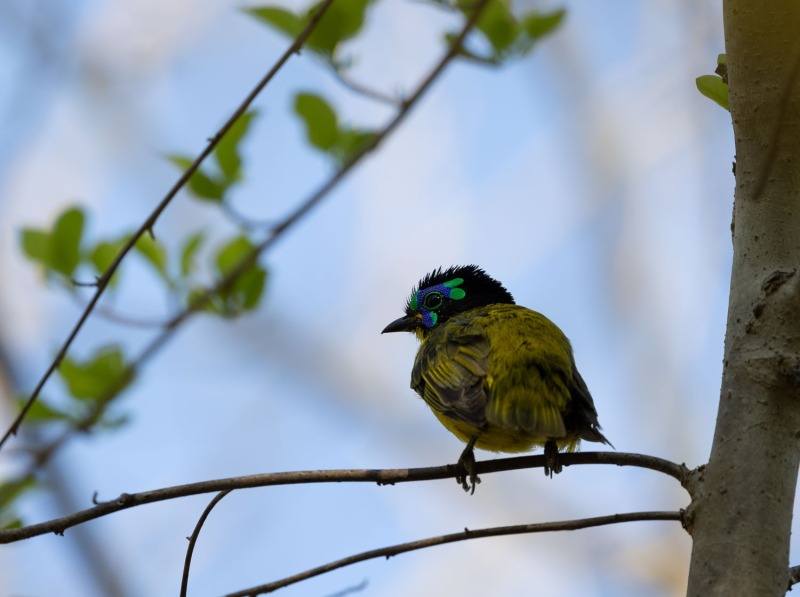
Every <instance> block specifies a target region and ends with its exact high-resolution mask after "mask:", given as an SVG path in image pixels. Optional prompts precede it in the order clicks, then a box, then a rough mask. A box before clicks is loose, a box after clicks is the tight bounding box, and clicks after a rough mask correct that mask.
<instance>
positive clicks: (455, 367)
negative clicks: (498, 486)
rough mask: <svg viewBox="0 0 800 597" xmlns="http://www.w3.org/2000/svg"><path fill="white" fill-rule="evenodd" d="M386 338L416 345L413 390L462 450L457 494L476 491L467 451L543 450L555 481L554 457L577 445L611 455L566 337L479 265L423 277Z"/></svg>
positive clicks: (470, 455)
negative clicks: (400, 335)
mask: <svg viewBox="0 0 800 597" xmlns="http://www.w3.org/2000/svg"><path fill="white" fill-rule="evenodd" d="M392 332H411V333H413V334H414V335H415V336H416V337H417V339H418V340H419V341H420V345H419V349H418V351H417V355H416V358H415V359H414V366H413V368H412V370H411V388H412V389H413V390H414V391H415V392H416V393H417V394H419V396H420V397H421V398H422V399H423V400H424V401H425V403H426V404H427V405H428V406H429V407H430V409H431V410H432V411H433V414H434V415H436V418H437V419H439V421H440V422H441V423H442V424H443V425H444V427H445V428H446V429H447V430H449V431H450V432H451V433H452V434H453V435H455V436H456V437H457V438H458V439H460V440H461V441H463V442H465V443H466V444H467V446H466V448H465V449H464V451H463V452H462V454H461V457H460V458H459V461H458V465H457V468H458V470H459V471H460V472H459V473H457V475H456V480H457V481H458V482H459V483H460V484H461V486H462V487H463V489H464V490H465V491H469V490H470V489H471V490H472V493H474V492H475V486H476V484H477V483H480V479H479V478H478V476H477V474H476V471H475V455H474V448H480V449H483V450H488V451H491V452H506V453H519V452H527V451H530V450H532V449H533V448H536V447H543V448H544V454H545V467H544V468H545V474H546V475H548V476H550V477H551V478H552V476H553V473H554V472H555V473H559V472H561V468H562V467H561V465H560V464H559V462H558V454H559V451H566V452H573V451H575V450H576V449H577V448H578V446H579V444H580V442H581V440H586V441H591V442H601V443H604V444H608V445H609V446H611V447H613V445H612V444H611V442H610V441H608V439H607V438H606V437H605V436H604V435H603V433H602V431H601V430H602V428H601V426H600V423H599V422H598V417H597V410H596V409H595V406H594V401H593V400H592V395H591V394H590V393H589V389H588V387H587V386H586V382H585V381H584V380H583V377H581V374H580V373H578V369H577V367H576V366H575V358H574V356H573V351H572V346H571V344H570V341H569V339H568V338H567V337H566V335H564V332H562V331H561V330H560V329H559V328H558V326H556V324H554V323H553V322H552V321H550V320H549V319H548V318H547V317H545V316H544V315H542V314H541V313H538V312H536V311H533V310H531V309H528V308H526V307H523V306H521V305H518V304H516V302H515V301H514V297H513V296H512V295H511V293H510V292H509V291H508V290H506V288H505V287H504V286H503V285H502V284H501V283H500V282H498V281H497V280H495V279H494V278H492V277H490V276H489V275H488V274H487V273H486V272H485V271H484V270H483V269H481V268H480V267H478V266H477V265H465V266H452V267H449V268H447V269H442V268H441V267H440V268H438V269H436V270H434V271H432V272H431V273H429V274H427V275H426V276H425V277H423V278H422V279H421V280H420V282H419V283H418V284H417V285H416V286H415V287H414V289H413V290H412V291H411V295H410V296H409V298H408V300H407V301H406V306H405V315H403V316H402V317H400V318H398V319H396V320H394V321H392V322H391V323H390V324H389V325H387V326H386V327H385V328H384V329H383V331H382V332H381V333H382V334H386V333H392ZM461 471H463V473H464V474H462V473H461Z"/></svg>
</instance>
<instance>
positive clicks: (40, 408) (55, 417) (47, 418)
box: [15, 396, 74, 423]
mask: <svg viewBox="0 0 800 597" xmlns="http://www.w3.org/2000/svg"><path fill="white" fill-rule="evenodd" d="M15 401H16V403H17V405H18V406H19V408H22V407H23V405H24V404H25V403H26V402H27V401H28V396H17V398H16V400H15ZM25 420H26V421H28V422H29V423H52V422H54V421H72V420H74V417H73V416H72V415H70V414H69V413H67V412H64V411H62V410H59V409H57V408H55V407H52V406H50V405H49V404H47V401H46V400H45V399H44V398H42V397H41V396H39V398H38V399H37V400H36V401H35V402H34V403H33V404H32V405H31V407H30V409H29V410H28V414H27V415H26V416H25Z"/></svg>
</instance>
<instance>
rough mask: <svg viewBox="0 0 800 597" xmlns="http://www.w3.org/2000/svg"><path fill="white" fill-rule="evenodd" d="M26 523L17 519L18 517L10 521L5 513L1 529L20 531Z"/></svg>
mask: <svg viewBox="0 0 800 597" xmlns="http://www.w3.org/2000/svg"><path fill="white" fill-rule="evenodd" d="M23 524H24V523H23V522H22V519H21V518H17V517H16V516H12V517H11V518H9V519H8V520H6V516H5V513H3V515H0V529H3V530H10V529H19V528H21V527H22V525H23Z"/></svg>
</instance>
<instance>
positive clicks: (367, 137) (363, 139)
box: [336, 129, 377, 164]
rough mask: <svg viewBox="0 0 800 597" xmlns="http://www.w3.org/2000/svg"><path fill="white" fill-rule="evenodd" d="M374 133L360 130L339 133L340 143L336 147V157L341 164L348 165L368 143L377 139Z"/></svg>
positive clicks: (347, 130)
mask: <svg viewBox="0 0 800 597" xmlns="http://www.w3.org/2000/svg"><path fill="white" fill-rule="evenodd" d="M376 134H377V133H375V132H374V131H363V130H359V129H346V130H343V131H340V132H339V142H338V143H337V147H336V157H337V158H338V160H339V162H340V164H345V163H347V161H348V160H350V158H352V157H353V156H354V155H355V154H357V153H358V152H359V151H360V150H361V149H362V148H363V147H364V145H366V144H367V143H369V142H370V141H372V140H373V139H374V138H375V135H376Z"/></svg>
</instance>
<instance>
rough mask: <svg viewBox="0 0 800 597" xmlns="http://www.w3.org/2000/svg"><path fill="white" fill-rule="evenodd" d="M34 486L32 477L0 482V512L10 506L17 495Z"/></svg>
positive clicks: (34, 481)
mask: <svg viewBox="0 0 800 597" xmlns="http://www.w3.org/2000/svg"><path fill="white" fill-rule="evenodd" d="M34 487H36V480H35V479H33V478H32V477H26V478H23V479H19V480H16V481H3V482H2V483H0V512H2V511H3V510H5V509H6V508H8V507H10V506H11V505H12V504H13V503H14V502H15V501H16V500H17V498H18V497H19V496H21V495H22V494H23V493H25V492H26V491H30V490H31V489H33V488H34Z"/></svg>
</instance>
